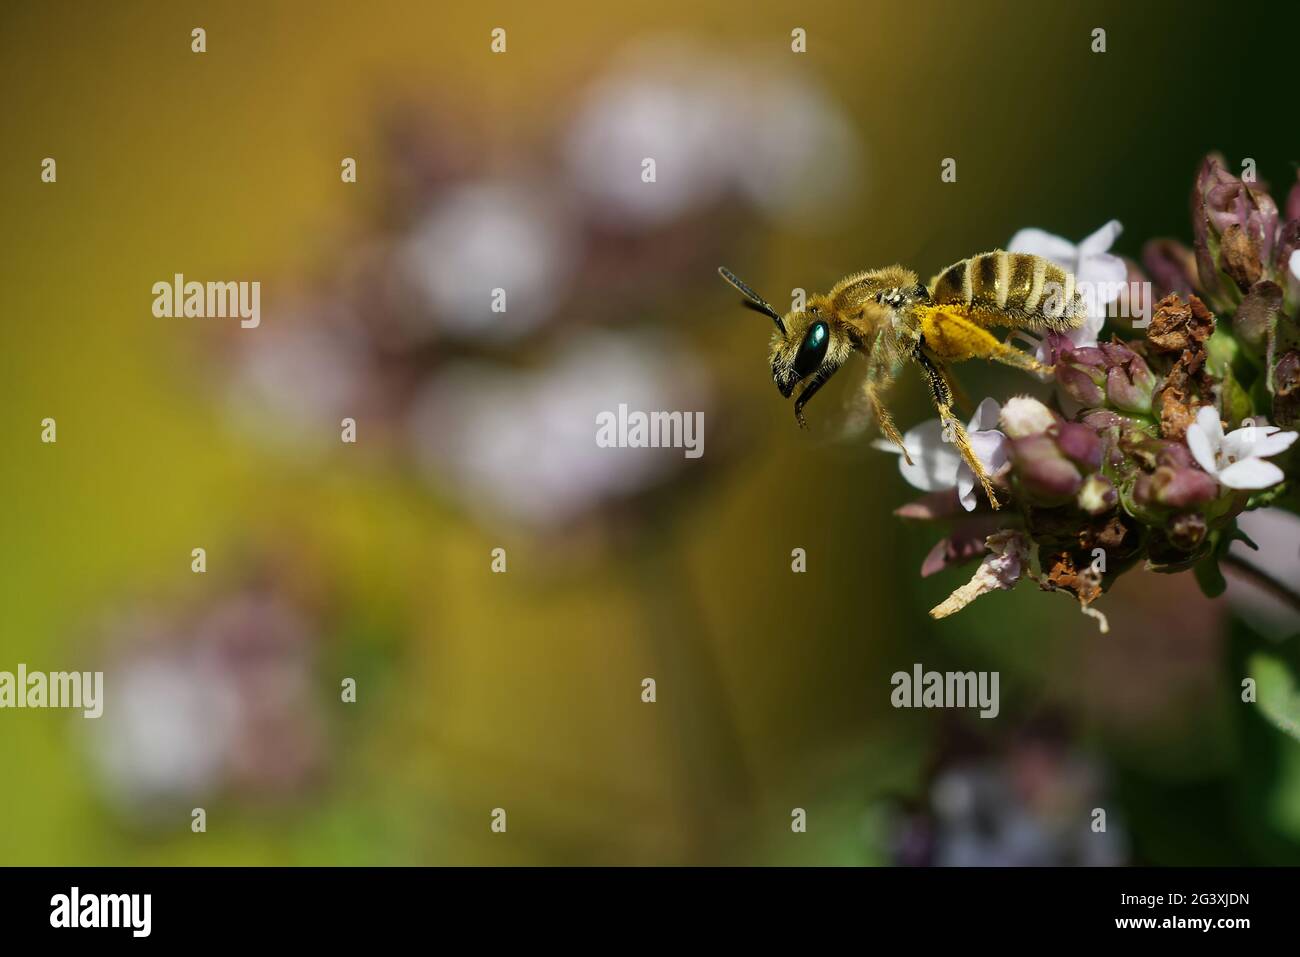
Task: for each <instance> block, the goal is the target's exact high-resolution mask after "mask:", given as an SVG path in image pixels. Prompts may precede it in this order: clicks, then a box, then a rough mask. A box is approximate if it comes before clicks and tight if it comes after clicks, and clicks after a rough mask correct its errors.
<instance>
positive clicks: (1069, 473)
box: [1011, 434, 1083, 506]
mask: <svg viewBox="0 0 1300 957" xmlns="http://www.w3.org/2000/svg"><path fill="white" fill-rule="evenodd" d="M1011 461H1012V463H1013V468H1014V470H1015V475H1016V478H1017V479H1018V480H1019V482H1020V486H1021V488H1023V489H1024V491H1025V493H1026V495H1027V496H1028V497H1029V498H1030V499H1031V500H1032V501H1033V502H1034V504H1036V505H1048V506H1051V505H1064V504H1065V503H1066V502H1068V501H1069V500H1070V499H1071V498H1073V497H1074V494H1075V493H1076V492H1077V491H1078V490H1079V486H1080V485H1081V484H1083V476H1082V475H1080V474H1079V470H1078V469H1077V468H1075V466H1074V463H1072V462H1071V461H1070V460H1069V459H1067V458H1066V457H1065V456H1064V455H1063V454H1062V453H1061V448H1060V446H1058V445H1057V444H1056V441H1055V440H1054V439H1053V438H1052V436H1050V435H1047V434H1043V435H1029V436H1026V437H1025V438H1022V439H1012V441H1011Z"/></svg>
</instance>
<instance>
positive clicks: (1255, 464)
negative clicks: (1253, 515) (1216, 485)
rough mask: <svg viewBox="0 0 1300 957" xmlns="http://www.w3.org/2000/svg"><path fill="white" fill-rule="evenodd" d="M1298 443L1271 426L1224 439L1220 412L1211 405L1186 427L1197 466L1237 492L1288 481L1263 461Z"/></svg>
mask: <svg viewBox="0 0 1300 957" xmlns="http://www.w3.org/2000/svg"><path fill="white" fill-rule="evenodd" d="M1295 440H1296V433H1295V432H1283V431H1282V430H1281V429H1279V428H1277V427H1276V426H1271V425H1251V426H1247V427H1246V428H1242V429H1234V430H1233V431H1232V432H1229V433H1228V434H1227V435H1224V434H1223V423H1222V422H1221V421H1219V412H1218V410H1217V409H1215V408H1214V406H1212V405H1204V406H1201V408H1200V411H1198V412H1197V413H1196V421H1195V422H1193V423H1192V424H1191V425H1189V426H1188V427H1187V447H1188V448H1189V449H1191V450H1192V455H1194V456H1195V457H1196V463H1197V464H1198V465H1199V466H1200V467H1201V468H1203V469H1205V471H1207V472H1209V473H1210V474H1211V475H1213V476H1214V477H1215V478H1217V479H1218V480H1219V481H1220V482H1221V483H1222V484H1223V485H1226V486H1227V487H1228V488H1235V489H1261V488H1269V487H1271V486H1274V485H1276V484H1277V483H1278V482H1280V481H1282V480H1283V479H1284V478H1286V475H1285V474H1284V473H1283V472H1282V470H1281V469H1280V468H1278V467H1277V466H1276V465H1274V464H1273V463H1272V462H1265V461H1264V459H1266V458H1268V457H1269V456H1271V455H1277V454H1279V453H1280V452H1285V451H1286V450H1287V449H1289V448H1290V447H1291V443H1293V442H1294V441H1295Z"/></svg>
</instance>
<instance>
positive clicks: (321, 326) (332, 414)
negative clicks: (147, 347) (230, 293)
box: [228, 302, 373, 449]
mask: <svg viewBox="0 0 1300 957" xmlns="http://www.w3.org/2000/svg"><path fill="white" fill-rule="evenodd" d="M345 308H346V307H344V306H342V305H341V304H337V303H330V302H320V303H311V304H308V305H304V306H303V307H302V308H301V309H299V310H298V311H297V313H296V314H294V315H291V316H287V317H286V321H284V322H275V323H267V324H266V327H265V328H263V329H261V330H259V331H258V334H257V336H256V342H252V341H251V339H250V340H249V342H248V345H247V346H245V345H244V341H242V340H241V341H240V342H239V343H238V345H239V346H240V347H241V349H242V351H241V352H240V353H239V356H238V358H237V365H236V369H235V375H234V378H233V379H232V380H231V383H230V387H229V390H228V406H229V408H230V409H231V411H232V413H233V414H234V415H235V417H236V419H238V420H240V421H241V422H242V423H244V424H246V425H247V426H248V427H249V428H251V429H254V430H257V431H263V432H265V431H268V430H270V431H271V432H272V434H271V435H268V436H267V438H271V439H274V440H275V441H276V442H287V443H289V444H291V445H293V446H294V447H295V449H301V448H302V447H303V446H310V445H313V444H319V443H312V442H310V441H309V439H310V437H311V436H316V437H318V438H320V439H321V440H322V441H323V440H324V439H326V438H328V439H336V438H337V433H336V432H335V431H333V428H332V427H333V426H334V425H335V424H337V423H338V421H339V420H340V418H341V417H343V416H345V415H352V416H356V415H358V414H360V412H361V405H362V401H363V397H364V395H365V393H366V391H367V388H368V384H369V383H370V382H371V381H372V377H373V369H372V368H371V363H370V360H369V359H368V349H367V344H366V342H365V340H364V337H363V334H362V330H361V329H360V328H359V327H358V326H357V324H356V323H355V322H351V321H349V320H351V319H352V317H351V316H350V315H346V314H345ZM327 313H333V315H329V314H327ZM268 412H269V413H271V415H269V416H268V415H267V413H268Z"/></svg>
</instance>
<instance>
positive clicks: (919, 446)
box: [874, 399, 1007, 512]
mask: <svg viewBox="0 0 1300 957" xmlns="http://www.w3.org/2000/svg"><path fill="white" fill-rule="evenodd" d="M1000 411H1001V410H1000V409H999V407H998V404H997V402H995V401H994V400H993V399H985V400H984V401H983V402H981V403H980V405H979V408H978V409H976V410H975V417H974V418H973V419H971V420H970V424H969V425H967V426H966V431H967V433H968V434H969V435H970V444H971V448H972V449H974V450H975V457H976V458H977V459H979V460H980V462H981V463H982V464H983V466H984V470H985V471H986V472H988V473H989V474H990V475H992V474H994V473H995V472H997V471H998V470H999V469H1000V468H1002V466H1003V465H1005V464H1006V462H1007V437H1006V436H1005V435H1003V434H1002V433H1001V432H999V431H998V429H997V424H998V414H999V412H1000ZM874 444H875V447H876V448H878V449H880V450H881V451H884V452H894V453H896V454H898V455H899V459H898V470H899V471H900V472H902V473H903V478H905V479H907V481H908V483H909V484H911V485H912V486H913V487H915V488H919V489H920V490H921V491H923V492H938V491H941V490H943V489H949V488H953V487H956V489H957V493H958V496H959V497H960V498H961V504H962V508H964V509H966V511H968V512H970V511H974V509H975V484H976V482H975V473H974V472H972V471H971V468H970V466H969V465H967V464H966V463H965V462H964V461H962V457H961V454H960V453H959V452H958V451H957V447H956V446H955V445H954V444H953V442H952V441H951V438H945V437H944V424H943V422H941V421H940V420H939V419H930V420H929V421H928V422H922V423H921V424H920V425H918V426H915V427H914V428H911V429H908V430H907V434H905V435H904V436H903V445H904V446H906V448H907V454H908V455H910V456H911V458H912V461H911V463H910V464H909V463H908V461H907V459H905V458H903V457H902V454H901V451H902V450H901V449H899V448H898V446H896V445H894V444H893V443H892V442H890V441H889V440H887V439H877V440H876V442H875V443H874Z"/></svg>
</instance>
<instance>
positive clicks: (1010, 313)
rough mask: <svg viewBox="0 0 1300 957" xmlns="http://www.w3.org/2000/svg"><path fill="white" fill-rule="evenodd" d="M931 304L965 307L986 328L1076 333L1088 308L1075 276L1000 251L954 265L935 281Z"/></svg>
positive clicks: (1046, 263)
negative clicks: (964, 305) (1076, 286)
mask: <svg viewBox="0 0 1300 957" xmlns="http://www.w3.org/2000/svg"><path fill="white" fill-rule="evenodd" d="M930 298H931V299H933V300H934V301H935V302H936V303H962V304H966V305H969V306H970V307H971V309H970V313H971V318H973V319H975V320H976V321H978V322H979V323H980V324H981V325H984V326H1012V327H1015V328H1020V329H1055V330H1064V329H1074V328H1076V327H1078V326H1079V325H1081V324H1082V323H1083V320H1084V317H1085V314H1086V308H1087V307H1086V304H1085V303H1084V300H1083V297H1082V296H1080V295H1079V293H1078V290H1077V289H1076V288H1075V282H1074V276H1072V275H1071V274H1070V273H1068V272H1066V271H1065V270H1064V269H1062V268H1061V267H1060V266H1058V265H1056V264H1055V263H1053V262H1052V261H1050V260H1048V259H1044V258H1042V257H1041V256H1031V255H1029V254H1028V253H1008V252H1003V251H1002V250H998V251H996V252H991V253H984V254H983V255H980V256H972V257H971V258H970V259H963V260H962V261H961V262H959V263H953V264H952V265H951V266H949V267H948V268H947V269H945V270H944V271H943V272H941V273H939V275H938V276H936V277H935V278H934V281H933V282H932V283H931V285H930Z"/></svg>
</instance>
